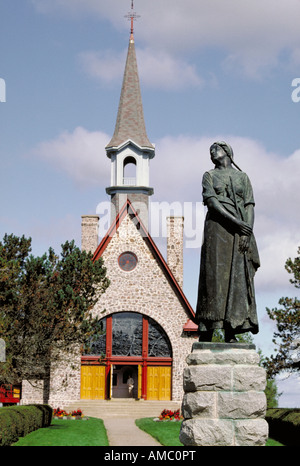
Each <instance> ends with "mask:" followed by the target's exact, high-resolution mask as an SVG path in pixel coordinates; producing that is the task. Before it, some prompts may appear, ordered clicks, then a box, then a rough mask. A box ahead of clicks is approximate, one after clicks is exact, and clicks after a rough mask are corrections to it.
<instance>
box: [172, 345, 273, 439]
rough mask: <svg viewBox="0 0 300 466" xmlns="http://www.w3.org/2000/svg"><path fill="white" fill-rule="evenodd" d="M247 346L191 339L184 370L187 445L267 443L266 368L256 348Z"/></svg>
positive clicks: (182, 433) (184, 411) (184, 423)
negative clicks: (190, 351)
mask: <svg viewBox="0 0 300 466" xmlns="http://www.w3.org/2000/svg"><path fill="white" fill-rule="evenodd" d="M246 346H249V345H243V344H240V343H237V344H235V345H231V344H222V343H219V344H215V345H214V344H210V343H195V344H194V345H193V351H192V353H191V354H190V355H189V356H188V358H187V363H188V367H187V368H186V369H185V370H184V391H185V395H184V398H183V403H182V413H183V416H184V421H183V423H182V427H181V433H180V441H181V442H182V443H183V444H184V445H195V446H263V445H265V443H266V440H267V438H268V424H267V422H266V420H265V419H264V417H265V413H266V396H265V393H264V390H265V387H266V372H265V370H264V369H263V368H262V367H260V366H259V365H258V364H259V355H258V354H257V353H256V351H255V350H254V349H253V348H245V347H246ZM253 346H254V345H253ZM210 348H211V349H210Z"/></svg>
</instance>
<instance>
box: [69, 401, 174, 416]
mask: <svg viewBox="0 0 300 466" xmlns="http://www.w3.org/2000/svg"><path fill="white" fill-rule="evenodd" d="M77 409H81V411H82V412H83V415H84V416H90V417H97V418H100V419H107V418H111V417H122V418H124V417H127V418H133V419H139V418H142V417H158V416H159V415H160V413H161V412H162V411H163V410H164V409H168V410H171V411H176V410H177V409H181V402H180V401H145V400H135V399H130V398H119V399H117V398H114V399H112V400H80V401H76V402H73V403H70V404H68V405H66V406H65V410H66V411H67V412H69V411H73V410H77Z"/></svg>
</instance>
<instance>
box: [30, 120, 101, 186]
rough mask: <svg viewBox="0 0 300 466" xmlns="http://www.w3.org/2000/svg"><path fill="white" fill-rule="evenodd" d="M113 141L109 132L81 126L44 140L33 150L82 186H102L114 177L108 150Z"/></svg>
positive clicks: (35, 154) (33, 153) (33, 152)
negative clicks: (107, 153)
mask: <svg viewBox="0 0 300 466" xmlns="http://www.w3.org/2000/svg"><path fill="white" fill-rule="evenodd" d="M109 140H110V137H109V136H108V135H107V134H104V133H101V132H89V131H87V130H86V129H84V128H81V127H77V128H76V129H75V130H74V131H73V132H72V133H70V132H67V131H65V132H63V133H62V134H60V135H59V136H58V137H57V138H56V139H53V140H50V141H45V142H41V143H40V144H38V145H37V146H36V147H35V148H34V149H33V150H32V151H31V153H32V155H34V156H37V157H40V158H42V159H44V160H46V161H48V162H49V164H50V165H51V166H52V167H55V168H56V169H58V170H63V171H64V172H65V173H67V175H68V176H69V177H70V178H71V179H73V180H74V181H75V182H76V183H77V184H78V185H80V186H91V185H100V186H101V185H106V184H107V183H108V182H109V180H110V163H109V160H108V158H107V157H106V155H105V150H104V147H105V146H106V144H107V143H108V142H109Z"/></svg>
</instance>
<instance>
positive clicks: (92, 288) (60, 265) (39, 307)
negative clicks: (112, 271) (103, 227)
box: [0, 235, 109, 384]
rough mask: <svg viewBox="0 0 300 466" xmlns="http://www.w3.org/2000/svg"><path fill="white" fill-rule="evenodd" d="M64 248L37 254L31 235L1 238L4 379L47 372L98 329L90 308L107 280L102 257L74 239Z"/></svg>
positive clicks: (41, 375)
mask: <svg viewBox="0 0 300 466" xmlns="http://www.w3.org/2000/svg"><path fill="white" fill-rule="evenodd" d="M61 248H62V249H61V254H60V256H57V255H56V254H55V252H54V250H53V249H52V248H50V249H49V251H48V253H45V254H44V255H43V256H42V257H34V256H33V255H32V254H31V239H30V238H29V239H27V238H25V237H24V236H22V237H21V238H19V237H17V236H14V235H5V236H4V238H3V241H2V242H0V338H2V339H3V340H4V341H5V344H6V362H5V363H1V364H0V384H1V383H12V384H14V383H19V382H20V381H21V380H31V379H44V378H47V375H48V374H49V368H50V361H51V363H53V362H60V361H61V360H63V359H64V358H66V357H67V354H69V355H71V353H70V350H71V348H74V347H76V348H77V351H78V348H79V347H80V346H82V345H84V343H85V342H86V341H87V340H88V339H89V338H91V336H93V335H95V333H96V332H97V331H98V329H99V325H97V323H98V318H95V317H93V315H92V309H93V307H94V306H95V304H96V302H97V301H98V299H99V297H100V295H101V294H102V293H104V292H105V290H106V289H107V287H108V285H109V280H108V279H107V277H106V269H105V268H104V267H103V262H102V259H100V260H98V261H96V262H93V261H92V254H91V253H86V252H84V251H83V252H82V251H81V250H80V249H79V248H78V247H76V246H75V243H74V241H71V242H68V241H67V242H66V243H65V244H63V245H62V246H61Z"/></svg>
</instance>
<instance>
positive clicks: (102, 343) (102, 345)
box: [84, 317, 106, 356]
mask: <svg viewBox="0 0 300 466" xmlns="http://www.w3.org/2000/svg"><path fill="white" fill-rule="evenodd" d="M98 325H99V330H100V335H99V336H98V338H92V339H91V340H90V341H89V342H88V343H87V344H86V347H85V351H84V354H89V355H91V354H92V355H100V356H104V355H105V354H106V317H104V319H101V320H100V322H99V324H98Z"/></svg>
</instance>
